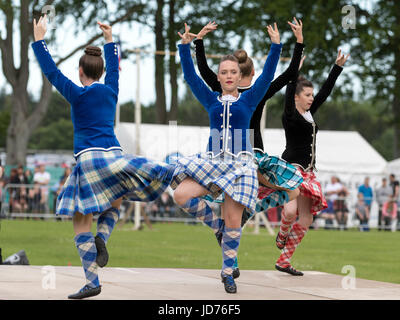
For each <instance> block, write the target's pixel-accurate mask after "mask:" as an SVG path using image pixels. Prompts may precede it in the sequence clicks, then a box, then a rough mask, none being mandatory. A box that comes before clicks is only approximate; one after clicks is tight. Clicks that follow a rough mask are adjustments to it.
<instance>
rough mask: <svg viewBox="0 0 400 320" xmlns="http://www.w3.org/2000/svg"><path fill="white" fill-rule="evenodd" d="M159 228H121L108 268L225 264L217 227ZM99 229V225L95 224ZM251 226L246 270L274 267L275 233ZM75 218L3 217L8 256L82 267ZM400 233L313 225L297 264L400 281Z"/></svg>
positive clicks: (2, 243)
mask: <svg viewBox="0 0 400 320" xmlns="http://www.w3.org/2000/svg"><path fill="white" fill-rule="evenodd" d="M153 227H154V229H153V230H149V229H148V228H147V227H145V228H144V230H142V231H131V230H130V228H132V224H129V225H125V226H124V228H123V229H119V228H118V226H117V228H115V230H114V232H113V234H112V237H111V238H110V241H109V242H108V245H107V247H108V250H109V253H110V261H109V264H108V265H107V266H108V267H134V268H150V267H151V268H204V269H220V268H221V251H220V248H219V247H218V246H217V243H216V240H215V237H214V236H213V235H212V233H211V231H210V230H209V229H208V228H207V227H204V226H202V225H200V224H197V225H185V224H179V223H171V224H170V223H157V224H154V225H153ZM92 231H93V232H95V224H94V225H93V230H92ZM252 231H253V230H252V229H251V228H246V229H245V231H244V233H243V237H242V241H241V243H240V249H239V266H240V268H241V269H243V270H245V269H251V270H272V269H274V263H275V261H276V260H277V258H278V256H279V251H278V249H277V248H276V247H275V243H274V240H275V237H274V236H270V235H268V234H267V232H266V231H265V230H264V229H262V230H261V233H260V234H258V235H255V234H253V233H252ZM73 237H74V234H73V229H72V223H71V222H70V221H64V222H62V221H41V220H38V221H33V220H2V221H1V229H0V247H1V248H2V251H3V252H2V254H3V259H5V258H6V257H8V256H9V255H11V254H13V253H15V252H17V251H19V250H21V249H24V250H25V251H26V253H27V256H28V259H29V262H30V264H31V265H54V266H65V265H69V264H71V265H74V266H79V265H80V260H79V257H78V254H77V251H76V248H75V246H74V242H73ZM399 243H400V233H399V232H395V233H393V232H382V231H381V232H379V231H374V230H373V231H370V232H359V231H356V230H349V231H328V230H310V231H309V232H308V234H307V235H306V237H305V238H304V240H303V242H302V243H301V245H300V246H299V247H298V250H297V251H296V253H295V255H294V256H293V259H292V264H293V265H294V266H295V267H296V268H297V269H299V270H306V271H310V270H315V271H323V272H328V273H333V274H339V275H344V274H342V273H341V272H342V268H343V266H345V265H352V266H354V267H355V268H356V276H357V277H358V278H364V279H370V280H378V281H386V282H393V283H400V272H398V257H399V250H400V249H399Z"/></svg>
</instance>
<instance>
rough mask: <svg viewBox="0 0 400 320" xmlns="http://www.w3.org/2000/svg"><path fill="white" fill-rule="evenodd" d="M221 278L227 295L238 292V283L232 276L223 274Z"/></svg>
mask: <svg viewBox="0 0 400 320" xmlns="http://www.w3.org/2000/svg"><path fill="white" fill-rule="evenodd" d="M221 278H222V283H223V284H224V286H225V291H226V292H227V293H236V291H237V287H236V283H235V280H234V279H233V277H232V276H230V275H229V276H227V275H224V274H221Z"/></svg>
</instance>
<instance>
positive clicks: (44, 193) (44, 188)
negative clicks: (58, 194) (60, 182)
mask: <svg viewBox="0 0 400 320" xmlns="http://www.w3.org/2000/svg"><path fill="white" fill-rule="evenodd" d="M50 178H51V175H50V173H48V172H47V171H46V167H45V165H44V164H40V165H39V170H38V171H37V172H36V173H35V175H34V176H33V183H34V184H35V185H36V186H39V187H40V188H39V189H38V190H39V192H40V210H41V211H44V210H46V208H47V206H46V203H47V199H48V195H49V188H48V185H49V183H50Z"/></svg>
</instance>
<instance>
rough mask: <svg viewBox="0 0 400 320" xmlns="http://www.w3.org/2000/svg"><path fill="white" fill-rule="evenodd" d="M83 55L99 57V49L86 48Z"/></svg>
mask: <svg viewBox="0 0 400 320" xmlns="http://www.w3.org/2000/svg"><path fill="white" fill-rule="evenodd" d="M85 54H87V55H89V56H95V57H100V56H101V49H100V48H99V47H94V46H88V47H86V49H85Z"/></svg>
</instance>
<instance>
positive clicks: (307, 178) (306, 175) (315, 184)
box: [299, 167, 328, 216]
mask: <svg viewBox="0 0 400 320" xmlns="http://www.w3.org/2000/svg"><path fill="white" fill-rule="evenodd" d="M299 171H300V172H301V174H302V176H303V183H302V184H301V185H300V187H299V189H300V195H301V196H304V197H307V198H310V199H311V201H312V202H311V213H312V214H313V215H314V216H315V215H316V214H317V213H318V212H320V211H321V210H324V209H325V208H327V207H328V204H327V203H326V199H325V197H324V193H323V192H322V188H321V184H320V183H319V181H318V180H317V178H316V177H315V173H314V172H313V171H304V170H303V169H302V168H301V167H299Z"/></svg>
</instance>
